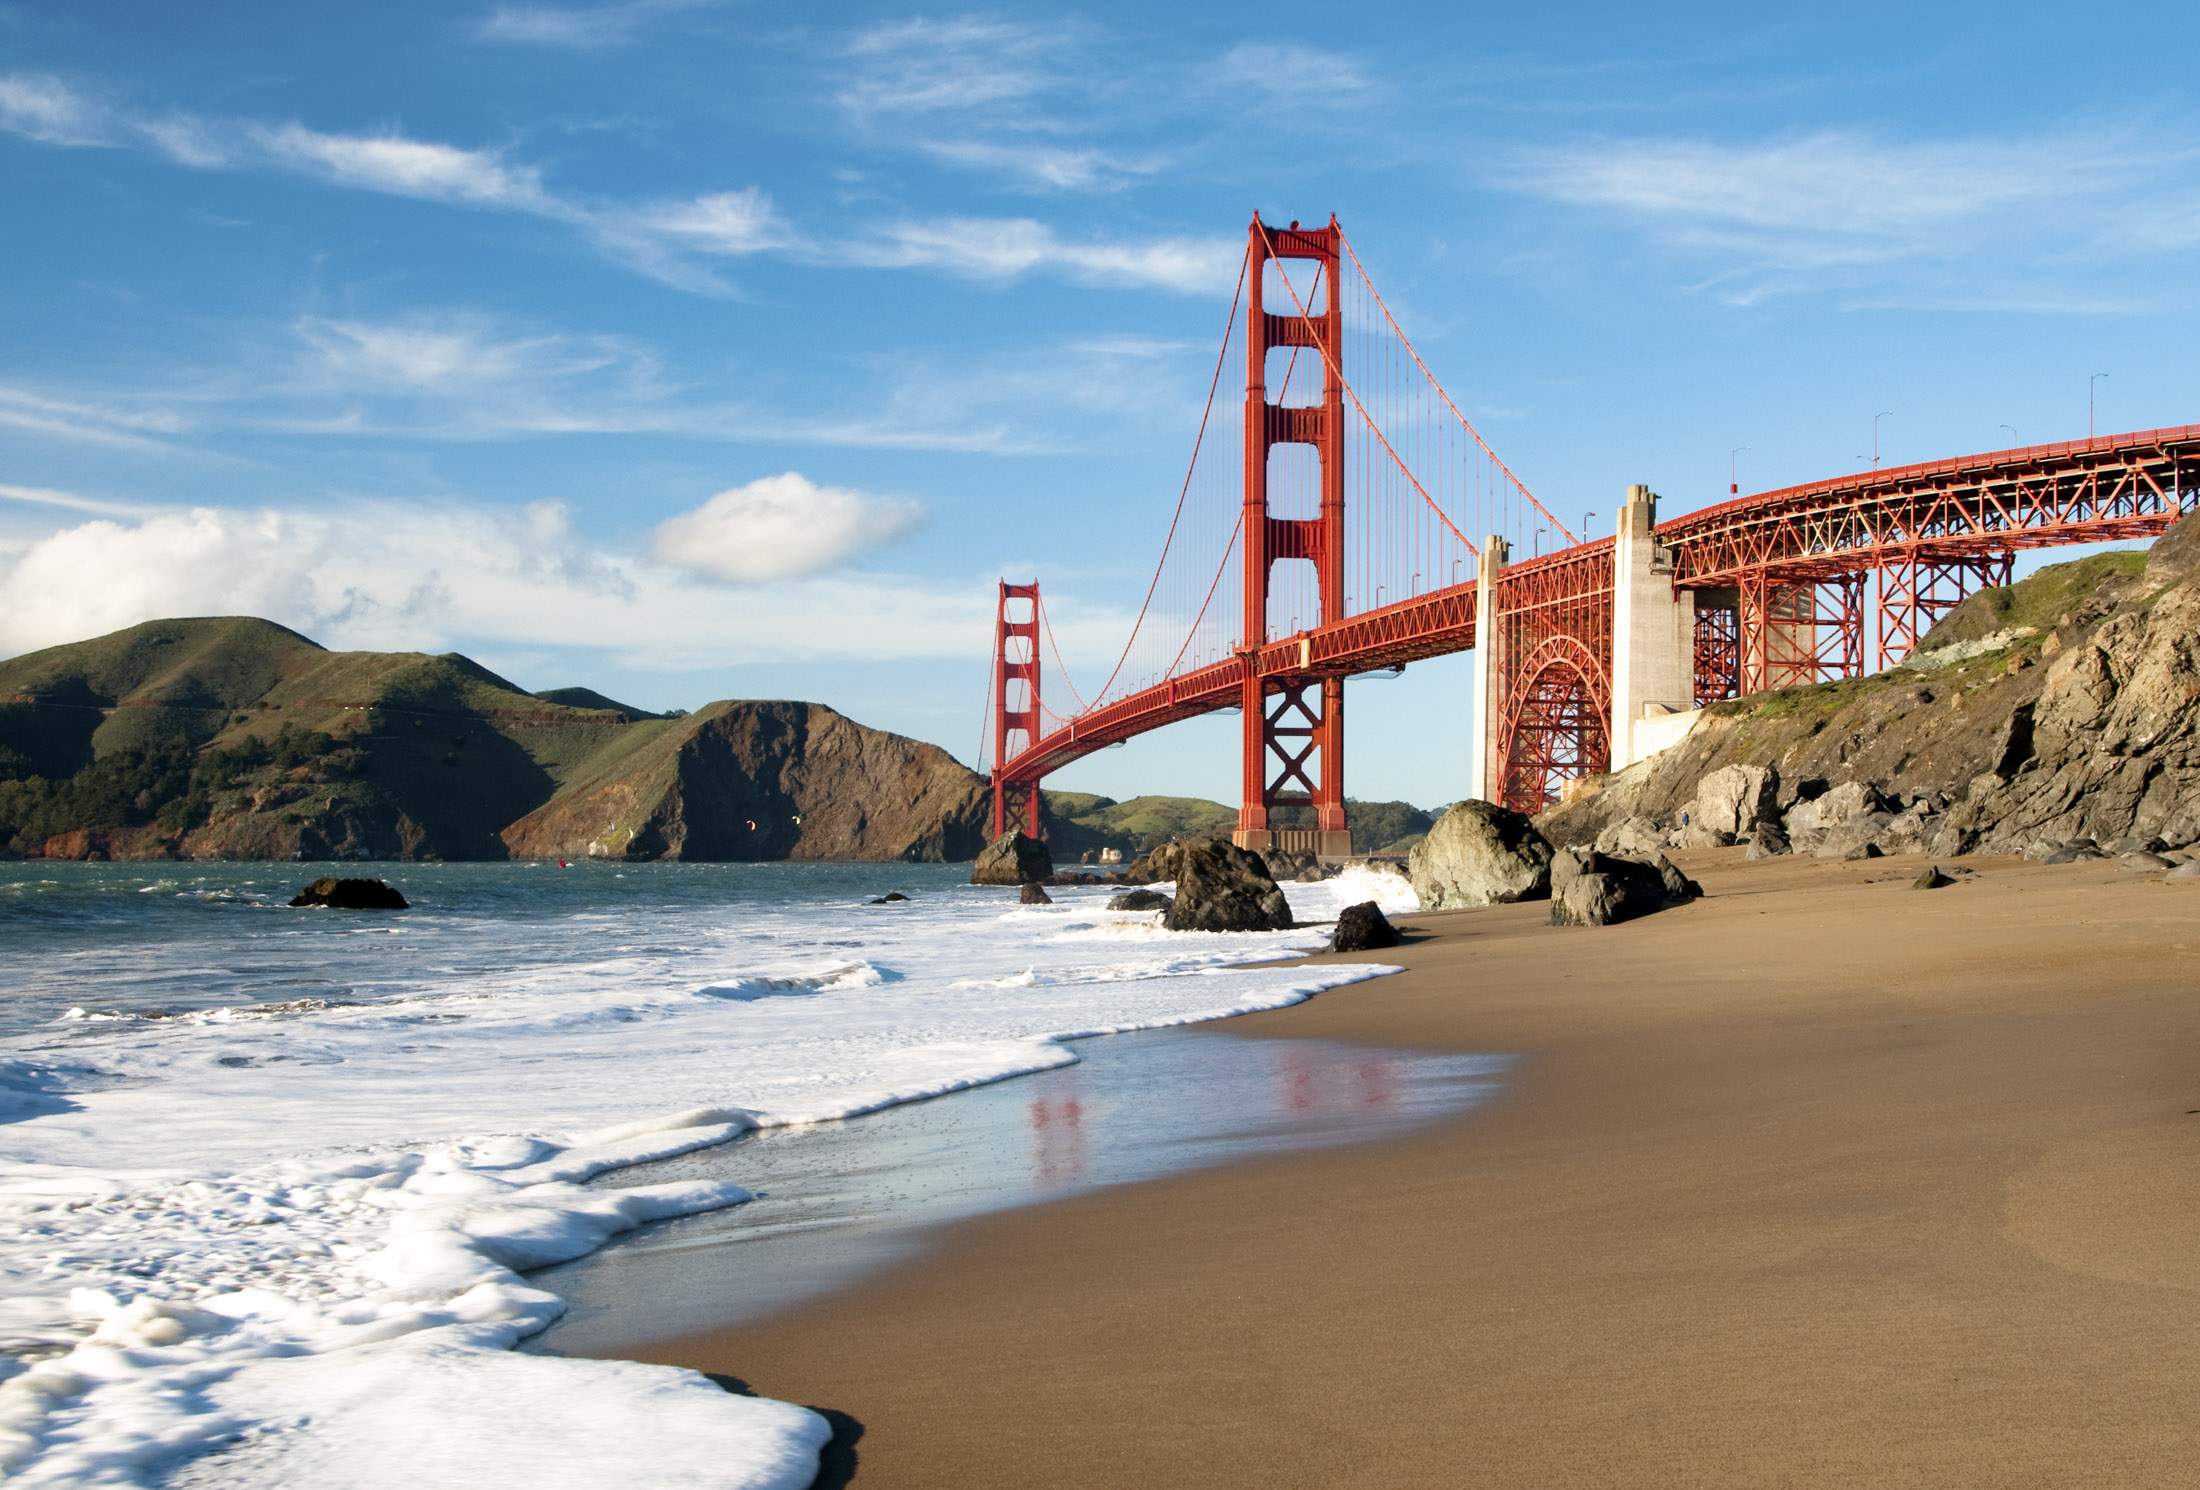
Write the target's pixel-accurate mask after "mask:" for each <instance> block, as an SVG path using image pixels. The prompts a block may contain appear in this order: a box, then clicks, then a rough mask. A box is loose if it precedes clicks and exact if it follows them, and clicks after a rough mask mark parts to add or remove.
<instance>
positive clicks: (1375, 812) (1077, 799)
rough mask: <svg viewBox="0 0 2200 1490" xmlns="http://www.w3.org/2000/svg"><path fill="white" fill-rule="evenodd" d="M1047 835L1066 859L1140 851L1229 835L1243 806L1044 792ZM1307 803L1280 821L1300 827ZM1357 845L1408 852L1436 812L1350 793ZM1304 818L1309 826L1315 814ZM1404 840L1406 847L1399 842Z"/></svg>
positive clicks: (1348, 813) (1284, 812)
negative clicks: (1364, 799) (1112, 851)
mask: <svg viewBox="0 0 2200 1490" xmlns="http://www.w3.org/2000/svg"><path fill="white" fill-rule="evenodd" d="M1040 799H1041V808H1042V813H1041V816H1042V821H1043V823H1044V825H1045V828H1046V835H1047V841H1048V842H1049V843H1050V844H1051V845H1052V846H1053V849H1054V855H1055V857H1056V858H1057V859H1061V860H1065V861H1067V860H1074V859H1076V858H1078V857H1079V856H1081V855H1082V854H1084V853H1085V852H1086V851H1087V850H1091V851H1092V852H1094V853H1095V854H1097V853H1098V851H1099V850H1101V849H1103V848H1113V849H1117V850H1120V851H1121V852H1122V853H1123V854H1124V855H1125V857H1135V856H1136V855H1138V854H1143V853H1145V852H1147V851H1148V850H1150V849H1153V848H1155V847H1157V846H1158V845H1160V844H1164V843H1167V842H1168V841H1169V840H1170V839H1172V838H1210V837H1225V836H1227V835H1228V834H1229V832H1230V831H1231V829H1233V828H1235V827H1236V826H1237V820H1238V815H1237V809H1236V808H1235V807H1225V806H1224V805H1223V804H1222V803H1220V802H1210V801H1208V800H1207V799H1206V798H1204V797H1133V798H1131V799H1130V800H1129V801H1127V802H1118V801H1116V800H1115V799H1114V798H1112V797H1097V796H1093V795H1091V794H1090V793H1086V792H1041V793H1040ZM1302 817H1304V818H1309V819H1310V814H1308V813H1306V812H1305V810H1304V809H1299V810H1297V811H1296V813H1294V810H1293V809H1289V808H1285V809H1281V810H1280V811H1279V813H1278V815H1277V822H1276V826H1278V827H1296V826H1302V824H1301V823H1300V822H1299V819H1300V818H1302ZM1345 819H1346V821H1348V822H1349V823H1351V825H1352V842H1353V847H1354V848H1355V849H1356V850H1357V851H1358V852H1360V853H1363V854H1372V853H1385V852H1403V849H1404V847H1410V846H1411V845H1412V844H1413V843H1414V842H1416V841H1417V840H1418V839H1419V838H1420V836H1421V835H1422V834H1425V833H1426V832H1428V830H1429V828H1430V826H1431V825H1432V824H1433V823H1434V821H1435V819H1434V818H1432V817H1431V816H1430V815H1429V814H1428V813H1426V812H1423V811H1422V810H1421V809H1420V808H1418V807H1415V806H1414V805H1413V804H1412V803H1410V802H1361V801H1358V800H1356V799H1355V798H1351V797H1347V798H1346V799H1345ZM1304 825H1309V826H1310V825H1311V824H1310V821H1309V823H1307V824H1304ZM1401 844H1402V845H1403V847H1400V846H1399V845H1401Z"/></svg>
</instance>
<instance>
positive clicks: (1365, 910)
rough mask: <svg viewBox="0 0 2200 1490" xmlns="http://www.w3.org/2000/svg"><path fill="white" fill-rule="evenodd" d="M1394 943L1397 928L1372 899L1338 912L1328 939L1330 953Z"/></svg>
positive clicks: (1394, 944)
mask: <svg viewBox="0 0 2200 1490" xmlns="http://www.w3.org/2000/svg"><path fill="white" fill-rule="evenodd" d="M1397 945H1398V928H1397V927H1395V926H1393V925H1391V924H1390V919H1389V917H1387V916H1385V915H1384V914H1383V908H1382V907H1381V906H1380V905H1377V904H1376V903H1375V902H1374V901H1372V900H1363V901H1361V902H1360V903H1359V904H1358V905H1348V906H1346V907H1345V908H1344V909H1343V910H1342V911H1340V912H1338V913H1337V929H1336V931H1335V933H1334V934H1332V935H1331V936H1330V938H1329V950H1330V951H1332V952H1373V951H1376V950H1378V949H1380V948H1383V947H1395V946H1397Z"/></svg>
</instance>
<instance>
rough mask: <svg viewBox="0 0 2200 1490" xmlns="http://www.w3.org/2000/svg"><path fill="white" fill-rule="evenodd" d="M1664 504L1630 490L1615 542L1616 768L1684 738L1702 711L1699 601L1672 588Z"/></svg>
mask: <svg viewBox="0 0 2200 1490" xmlns="http://www.w3.org/2000/svg"><path fill="white" fill-rule="evenodd" d="M1657 527H1658V499H1657V497H1656V496H1655V495H1654V494H1653V493H1652V492H1651V490H1650V488H1649V487H1647V486H1631V487H1629V488H1628V489H1627V500H1626V502H1625V503H1624V504H1622V506H1621V507H1620V510H1619V521H1618V523H1617V525H1616V529H1615V532H1614V534H1613V540H1612V742H1611V743H1612V764H1611V769H1612V770H1614V771H1618V770H1621V769H1623V768H1625V767H1627V766H1631V765H1633V764H1634V763H1635V762H1636V761H1639V760H1641V759H1642V758H1643V757H1645V756H1647V755H1651V754H1653V753H1655V752H1656V751H1658V750H1661V749H1663V748H1664V747H1665V746H1667V745H1670V744H1672V743H1673V741H1674V740H1675V739H1677V738H1679V734H1678V732H1677V729H1676V726H1678V725H1679V721H1678V720H1675V721H1673V723H1671V724H1668V723H1666V722H1665V721H1666V720H1668V719H1671V718H1672V716H1674V715H1677V714H1690V713H1692V712H1693V711H1694V709H1695V707H1696V665H1695V664H1696V656H1695V652H1696V598H1695V596H1694V594H1693V593H1691V592H1689V591H1686V590H1675V589H1674V588H1673V555H1672V551H1671V550H1669V549H1666V548H1664V547H1661V546H1660V545H1659V543H1658V539H1657Z"/></svg>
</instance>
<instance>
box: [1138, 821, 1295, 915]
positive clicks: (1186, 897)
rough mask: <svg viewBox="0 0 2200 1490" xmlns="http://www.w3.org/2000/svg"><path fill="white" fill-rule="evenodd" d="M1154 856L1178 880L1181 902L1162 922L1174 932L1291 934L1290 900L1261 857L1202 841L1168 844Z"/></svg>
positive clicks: (1176, 903) (1170, 910)
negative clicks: (1266, 932)
mask: <svg viewBox="0 0 2200 1490" xmlns="http://www.w3.org/2000/svg"><path fill="white" fill-rule="evenodd" d="M1151 857H1152V858H1153V859H1154V860H1155V861H1156V866H1157V868H1165V869H1166V870H1167V877H1168V878H1170V879H1173V880H1175V881H1176V899H1175V901H1174V903H1172V904H1171V905H1170V907H1169V909H1168V912H1167V913H1166V915H1165V916H1164V917H1163V919H1162V924H1163V925H1164V926H1166V927H1168V928H1169V930H1171V931H1287V930H1289V929H1290V927H1291V925H1292V920H1291V902H1290V901H1288V900H1286V899H1285V898H1284V895H1283V891H1281V890H1279V889H1277V888H1276V882H1275V880H1274V879H1273V878H1272V877H1271V876H1270V875H1269V873H1268V866H1267V865H1265V864H1263V863H1262V862H1261V859H1260V855H1258V854H1256V853H1253V852H1251V851H1249V850H1246V849H1242V848H1239V847H1237V846H1236V845H1235V844H1229V843H1224V842H1222V841H1221V840H1219V839H1213V838H1202V839H1195V840H1193V841H1192V842H1190V843H1172V844H1164V845H1163V846H1162V847H1160V848H1158V849H1156V850H1154V852H1153V854H1152V855H1151Z"/></svg>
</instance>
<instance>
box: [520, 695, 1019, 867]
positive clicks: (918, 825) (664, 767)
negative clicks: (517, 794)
mask: <svg viewBox="0 0 2200 1490" xmlns="http://www.w3.org/2000/svg"><path fill="white" fill-rule="evenodd" d="M989 810H990V805H989V803H988V800H987V794H986V785H985V781H984V779H983V778H981V777H980V776H978V775H977V773H976V772H974V771H970V770H967V769H965V768H964V767H963V766H961V765H959V764H958V763H957V762H956V761H955V759H954V758H953V757H952V756H950V755H948V753H947V752H946V751H944V750H942V749H940V748H939V747H938V746H936V745H927V744H924V743H922V742H921V741H917V740H910V739H906V738H904V737H903V736H900V735H890V734H887V733H886V732H885V731H883V730H874V729H866V728H865V727H864V726H862V725H860V724H857V723H856V722H855V721H854V720H852V719H849V718H847V717H846V716H844V715H842V714H839V713H837V712H835V711H834V710H832V709H828V708H826V707H825V706H824V705H822V704H806V703H718V704H712V705H710V706H709V707H708V708H705V709H702V710H699V711H698V712H696V713H694V714H691V715H688V716H687V717H685V718H681V719H665V720H647V721H643V722H641V723H637V724H632V725H628V726H626V727H625V729H624V731H622V733H621V734H620V735H619V737H618V738H617V739H616V740H615V741H613V742H612V743H611V744H610V745H609V746H608V747H607V748H605V749H603V750H600V751H599V752H597V754H596V755H595V756H594V757H593V758H592V759H591V760H590V761H589V762H587V763H586V764H585V765H584V766H583V768H582V769H580V770H579V771H577V772H576V773H575V775H574V777H573V779H572V780H571V781H570V782H569V783H568V784H567V785H566V786H565V787H564V788H562V789H561V790H559V791H558V792H557V793H556V795H554V796H552V797H551V798H550V800H549V801H548V802H545V803H544V804H543V805H542V806H540V807H538V808H536V809H535V810H534V811H533V812H530V813H528V814H527V815H526V816H525V817H522V818H521V819H520V820H519V821H517V822H515V823H513V824H512V825H511V826H510V827H509V828H506V829H505V830H504V833H503V841H504V845H505V847H506V849H507V850H508V851H509V852H510V854H511V856H512V857H513V858H519V859H547V858H562V859H578V858H597V859H704V860H756V859H902V860H909V861H920V860H921V861H933V862H938V861H945V860H954V859H968V858H972V857H974V856H976V854H977V853H978V851H979V849H980V848H982V847H983V846H984V843H985V836H984V824H985V820H986V817H987V814H988V812H989ZM1052 867H1053V866H1052V865H1051V864H1049V865H1048V867H1047V870H1046V871H1045V872H1044V873H1041V874H1038V875H1026V876H1025V877H1024V878H1031V879H1043V878H1044V877H1045V874H1046V873H1051V872H1052ZM1021 882H1022V881H1021V880H1017V881H1012V883H1021Z"/></svg>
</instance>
